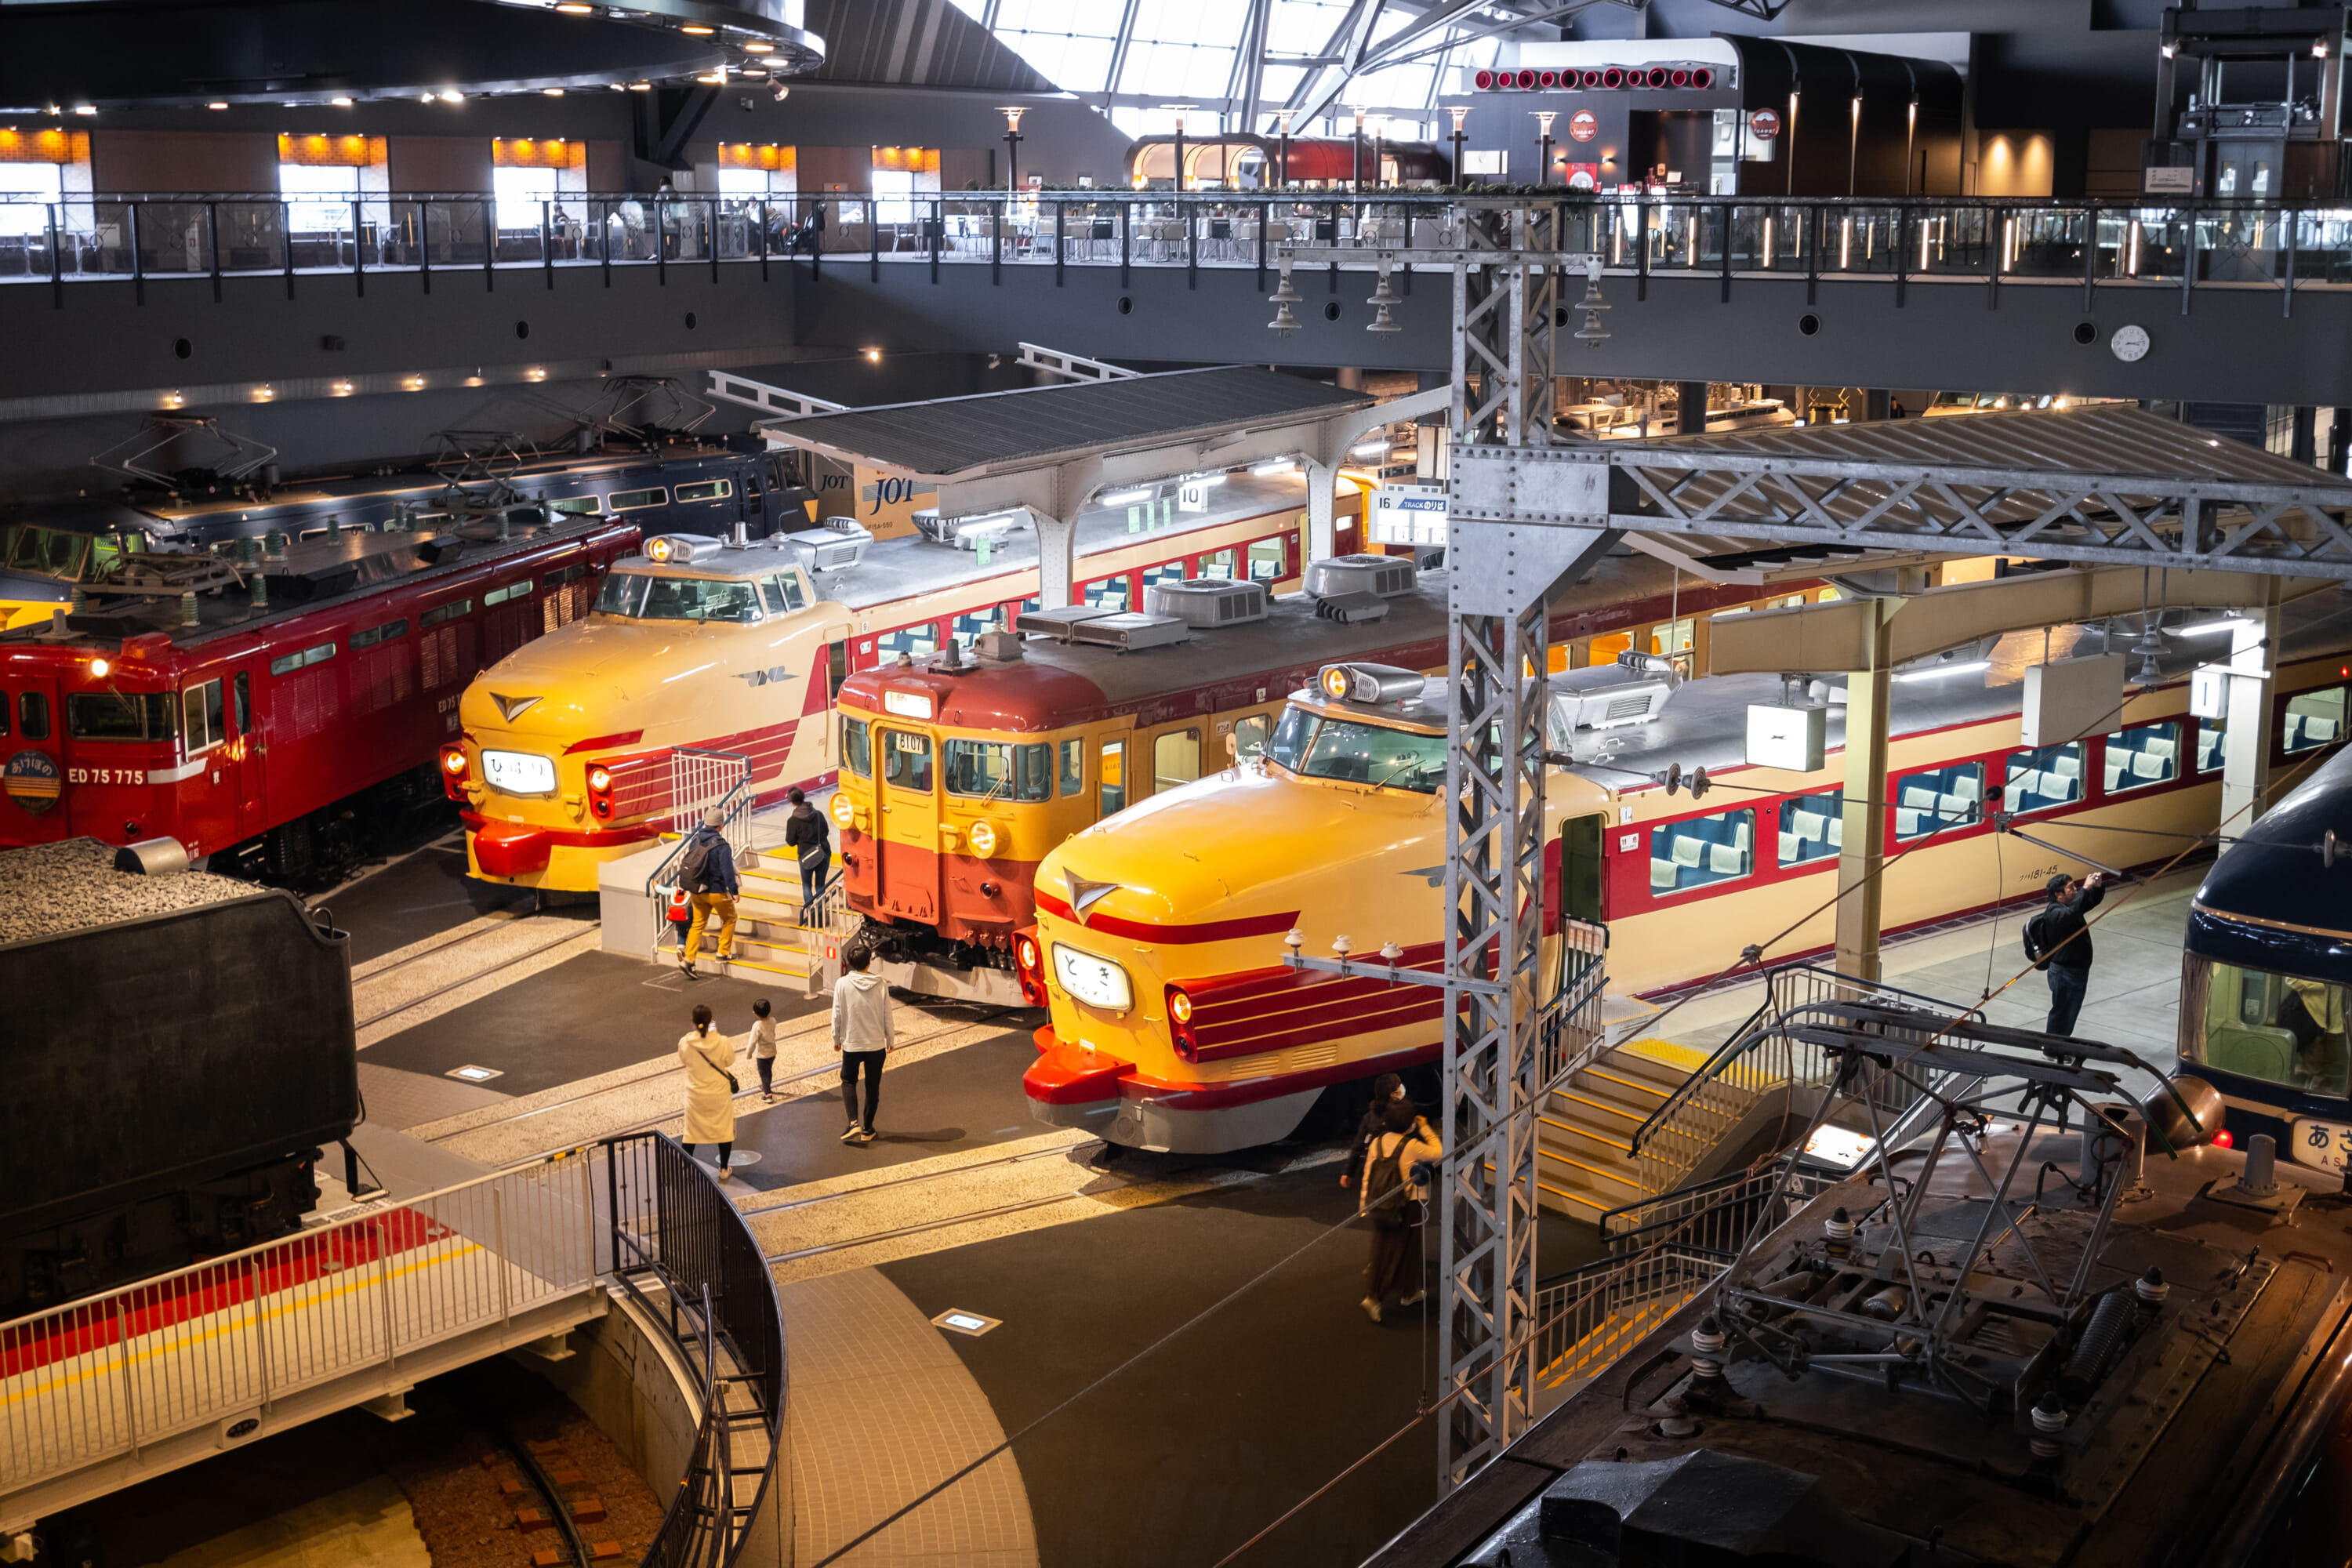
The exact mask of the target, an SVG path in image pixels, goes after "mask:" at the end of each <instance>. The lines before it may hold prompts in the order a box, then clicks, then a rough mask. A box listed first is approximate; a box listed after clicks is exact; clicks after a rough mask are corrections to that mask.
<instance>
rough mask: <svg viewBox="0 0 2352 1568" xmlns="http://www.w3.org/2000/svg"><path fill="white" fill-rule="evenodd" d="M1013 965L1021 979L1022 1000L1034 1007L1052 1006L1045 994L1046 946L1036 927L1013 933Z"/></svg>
mask: <svg viewBox="0 0 2352 1568" xmlns="http://www.w3.org/2000/svg"><path fill="white" fill-rule="evenodd" d="M1013 970H1014V972H1015V973H1018V974H1019V975H1020V977H1021V1000H1023V1001H1024V1002H1026V1003H1027V1004H1028V1005H1030V1006H1032V1007H1044V1006H1047V1005H1051V998H1049V997H1048V996H1047V995H1046V994H1045V944H1044V943H1043V942H1041V941H1040V939H1039V938H1038V935H1037V928H1036V927H1035V926H1031V927H1030V928H1029V929H1028V930H1027V931H1015V932H1014V933H1013Z"/></svg>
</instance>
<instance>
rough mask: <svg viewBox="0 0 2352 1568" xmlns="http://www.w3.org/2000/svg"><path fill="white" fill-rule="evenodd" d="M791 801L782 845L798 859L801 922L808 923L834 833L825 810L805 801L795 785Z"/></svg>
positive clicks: (829, 864) (828, 868)
mask: <svg viewBox="0 0 2352 1568" xmlns="http://www.w3.org/2000/svg"><path fill="white" fill-rule="evenodd" d="M792 802H793V814H792V816H789V817H786V818H785V819H784V847H786V848H788V849H790V850H791V851H792V852H793V856H794V857H795V858H797V859H798V860H799V861H800V867H801V924H803V925H808V924H810V923H811V921H810V913H811V911H812V910H814V909H815V908H816V896H817V895H818V894H819V893H822V892H824V885H825V882H826V881H827V880H828V879H829V878H830V875H831V873H832V870H833V837H832V830H831V829H830V828H828V827H826V826H825V825H824V813H823V812H821V811H819V810H817V808H816V807H814V806H813V805H810V804H809V803H808V796H807V795H803V794H802V793H801V792H800V791H799V790H797V789H795V790H793V792H792Z"/></svg>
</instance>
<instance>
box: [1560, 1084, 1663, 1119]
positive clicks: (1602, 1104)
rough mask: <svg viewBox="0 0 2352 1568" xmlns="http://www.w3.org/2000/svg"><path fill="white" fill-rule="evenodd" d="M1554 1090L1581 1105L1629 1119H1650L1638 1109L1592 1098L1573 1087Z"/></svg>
mask: <svg viewBox="0 0 2352 1568" xmlns="http://www.w3.org/2000/svg"><path fill="white" fill-rule="evenodd" d="M1552 1092H1553V1093H1554V1094H1556V1095H1558V1096H1559V1097H1560V1098H1561V1099H1562V1100H1574V1101H1575V1102H1576V1103H1577V1104H1579V1105H1589V1106H1591V1107H1592V1109H1593V1110H1605V1111H1607V1112H1608V1113H1609V1114H1610V1115H1612V1116H1622V1117H1623V1118H1625V1119H1626V1120H1627V1121H1647V1120H1649V1119H1648V1118H1647V1117H1645V1116H1644V1115H1643V1113H1642V1112H1640V1111H1638V1110H1629V1109H1626V1108H1624V1107H1622V1106H1616V1105H1612V1104H1610V1103H1609V1102H1608V1101H1607V1100H1592V1099H1590V1098H1588V1097H1586V1096H1584V1095H1581V1094H1579V1093H1577V1092H1576V1091H1575V1090H1573V1089H1553V1090H1552Z"/></svg>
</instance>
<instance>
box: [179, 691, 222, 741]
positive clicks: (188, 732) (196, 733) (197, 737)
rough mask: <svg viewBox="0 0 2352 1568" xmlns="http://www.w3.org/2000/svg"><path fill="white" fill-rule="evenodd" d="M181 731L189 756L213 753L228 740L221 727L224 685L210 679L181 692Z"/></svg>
mask: <svg viewBox="0 0 2352 1568" xmlns="http://www.w3.org/2000/svg"><path fill="white" fill-rule="evenodd" d="M180 732H181V733H182V734H183V735H185V736H186V737H187V742H188V747H187V749H188V755H190V756H192V757H193V756H194V755H195V754H196V753H197V752H205V751H210V750H211V749H212V748H213V747H215V746H217V745H219V744H220V743H221V742H223V741H225V740H226V739H228V737H227V735H226V734H225V733H224V732H223V730H222V725H221V683H220V682H219V681H217V680H207V681H205V683H204V684H203V685H202V686H191V687H189V688H188V689H186V690H185V691H183V692H181V693H180Z"/></svg>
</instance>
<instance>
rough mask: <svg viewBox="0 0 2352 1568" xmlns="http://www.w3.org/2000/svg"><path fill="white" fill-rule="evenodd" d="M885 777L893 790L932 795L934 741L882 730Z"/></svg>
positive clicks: (904, 732)
mask: <svg viewBox="0 0 2352 1568" xmlns="http://www.w3.org/2000/svg"><path fill="white" fill-rule="evenodd" d="M882 778H883V782H884V783H886V784H888V785H889V786H890V787H891V788H892V789H894V790H907V791H909V792H911V793H913V794H916V795H929V794H930V793H931V738H930V737H929V735H910V734H908V733H907V731H904V730H885V731H882Z"/></svg>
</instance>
